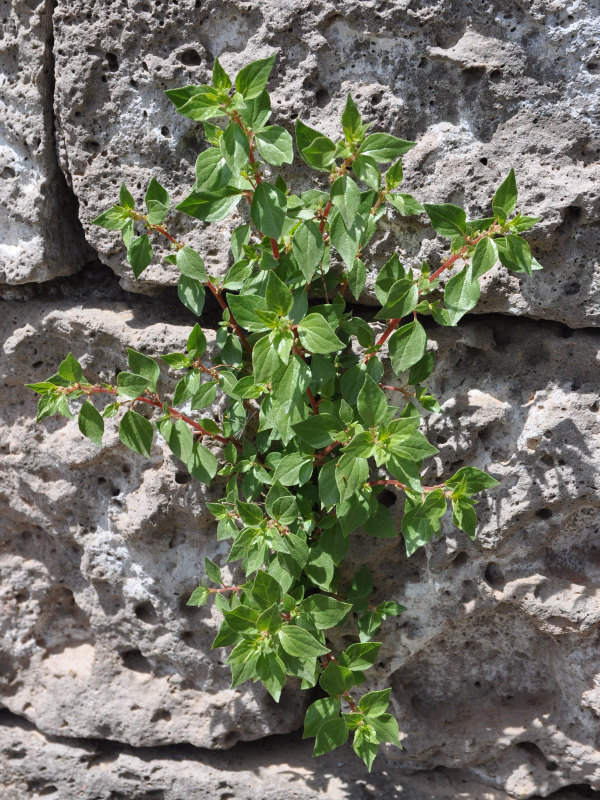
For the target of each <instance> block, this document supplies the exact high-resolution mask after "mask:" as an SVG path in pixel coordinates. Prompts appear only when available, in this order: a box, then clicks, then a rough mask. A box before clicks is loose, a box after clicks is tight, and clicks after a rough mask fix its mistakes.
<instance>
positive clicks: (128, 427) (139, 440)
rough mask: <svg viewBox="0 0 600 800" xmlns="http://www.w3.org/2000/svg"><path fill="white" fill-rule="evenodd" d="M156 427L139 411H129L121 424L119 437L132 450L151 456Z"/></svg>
mask: <svg viewBox="0 0 600 800" xmlns="http://www.w3.org/2000/svg"><path fill="white" fill-rule="evenodd" d="M153 435H154V428H153V427H152V423H151V422H149V421H148V420H147V419H146V418H145V417H142V415H141V414H138V413H137V411H127V412H126V413H125V414H124V415H123V419H122V420H121V423H120V425H119V439H120V440H121V441H122V442H123V444H124V445H125V446H126V447H129V449H130V450H134V451H135V452H136V453H140V454H141V455H143V456H146V457H147V458H150V454H151V450H152V437H153Z"/></svg>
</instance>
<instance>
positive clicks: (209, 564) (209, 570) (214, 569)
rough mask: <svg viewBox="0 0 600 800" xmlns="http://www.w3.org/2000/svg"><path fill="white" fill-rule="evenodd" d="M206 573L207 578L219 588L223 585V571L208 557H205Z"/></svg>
mask: <svg viewBox="0 0 600 800" xmlns="http://www.w3.org/2000/svg"><path fill="white" fill-rule="evenodd" d="M204 571H205V572H206V577H207V578H210V580H211V581H212V582H213V583H217V584H218V585H219V586H220V585H221V584H222V582H223V581H222V578H221V570H220V569H219V567H218V566H217V565H216V564H215V562H214V561H211V560H210V558H209V557H208V556H205V557H204Z"/></svg>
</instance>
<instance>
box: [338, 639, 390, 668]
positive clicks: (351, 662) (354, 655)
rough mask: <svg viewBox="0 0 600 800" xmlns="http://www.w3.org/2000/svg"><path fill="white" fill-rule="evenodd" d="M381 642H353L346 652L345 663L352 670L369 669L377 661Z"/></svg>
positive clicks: (344, 655)
mask: <svg viewBox="0 0 600 800" xmlns="http://www.w3.org/2000/svg"><path fill="white" fill-rule="evenodd" d="M380 647H381V642H360V643H357V644H351V645H350V647H348V648H347V649H346V650H345V651H344V653H343V659H344V665H343V666H346V667H348V668H349V669H351V670H363V669H369V667H372V666H373V664H374V663H375V662H376V661H377V656H378V654H379V648H380Z"/></svg>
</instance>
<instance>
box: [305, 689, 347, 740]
mask: <svg viewBox="0 0 600 800" xmlns="http://www.w3.org/2000/svg"><path fill="white" fill-rule="evenodd" d="M340 708H341V704H340V701H339V700H338V698H337V697H322V698H321V699H320V700H315V702H314V703H311V705H310V706H309V707H308V708H307V710H306V717H305V718H304V732H303V734H302V738H303V739H308V738H309V737H312V736H316V735H317V733H318V732H319V728H320V727H321V725H323V724H324V723H325V722H329V721H330V720H333V719H340Z"/></svg>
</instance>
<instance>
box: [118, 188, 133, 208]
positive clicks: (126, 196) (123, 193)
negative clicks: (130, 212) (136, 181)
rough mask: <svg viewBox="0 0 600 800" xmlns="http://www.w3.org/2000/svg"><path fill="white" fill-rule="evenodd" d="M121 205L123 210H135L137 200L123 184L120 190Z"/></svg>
mask: <svg viewBox="0 0 600 800" xmlns="http://www.w3.org/2000/svg"><path fill="white" fill-rule="evenodd" d="M119 205H120V206H121V207H122V208H135V200H134V199H133V196H132V194H131V192H130V191H129V189H128V188H127V187H126V186H125V184H124V183H122V184H121V188H120V190H119Z"/></svg>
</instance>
